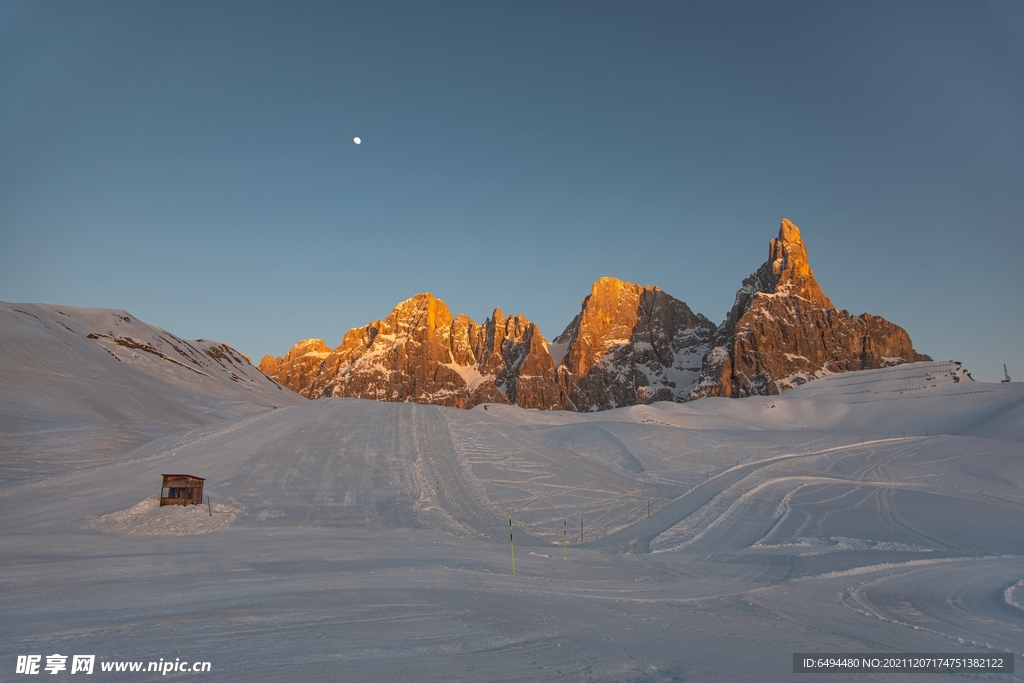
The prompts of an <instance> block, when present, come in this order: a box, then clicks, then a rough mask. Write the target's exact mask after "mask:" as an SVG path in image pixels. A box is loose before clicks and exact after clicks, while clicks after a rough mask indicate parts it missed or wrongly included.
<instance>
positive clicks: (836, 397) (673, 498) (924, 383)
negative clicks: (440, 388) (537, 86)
mask: <svg viewBox="0 0 1024 683" xmlns="http://www.w3.org/2000/svg"><path fill="white" fill-rule="evenodd" d="M954 376H957V377H959V379H957V380H954V379H953V377H954ZM854 381H856V382H857V384H856V385H852V386H851V385H850V384H849V383H850V382H854ZM1022 398H1024V390H1022V387H1021V385H1019V384H1007V385H990V384H982V383H976V382H972V381H970V380H969V379H967V378H966V377H965V376H963V375H962V374H961V371H960V370H959V369H958V367H957V366H956V365H955V364H949V363H927V364H914V365H907V366H901V367H900V368H890V369H886V370H879V371H867V372H859V373H856V374H855V375H853V374H851V375H836V376H834V377H828V378H824V379H821V380H817V381H814V382H810V383H808V384H806V385H804V386H802V387H800V388H798V389H795V390H793V391H791V392H788V393H786V394H784V395H782V396H776V397H771V398H765V397H751V398H748V399H739V400H735V399H721V400H716V399H705V400H701V401H698V402H694V403H690V404H684V405H679V404H670V403H663V404H655V405H650V406H634V407H631V408H625V409H619V410H613V411H608V412H605V413H599V414H579V413H569V412H550V411H527V410H522V409H518V408H515V407H510V406H497V405H489V406H487V409H486V410H485V409H484V407H483V406H480V407H477V408H475V409H473V410H470V411H463V410H458V409H448V408H441V407H437V406H423V405H414V404H390V403H377V402H372V401H363V400H357V399H322V400H318V401H313V402H305V403H303V404H301V405H294V406H286V407H281V408H279V409H277V410H272V411H262V412H254V413H250V414H246V415H240V416H238V417H234V418H229V419H226V420H223V421H220V422H216V423H209V424H206V425H203V426H200V427H197V428H195V429H192V430H186V431H178V432H176V433H173V434H170V435H168V436H165V437H163V438H161V439H158V440H156V441H152V442H149V443H146V444H145V445H143V446H141V447H139V448H137V449H135V450H133V451H131V452H128V453H125V454H124V455H123V456H121V457H119V458H116V459H115V460H113V461H111V462H108V463H106V464H102V465H98V466H95V467H91V468H86V469H80V470H76V471H68V472H64V473H60V474H55V475H51V476H49V477H47V478H44V479H41V480H37V481H34V482H32V483H28V484H23V485H20V486H8V487H6V488H4V489H0V515H2V521H3V525H2V529H3V532H2V534H0V610H2V613H3V614H4V615H5V616H7V617H8V618H6V619H4V620H2V621H0V666H8V664H9V665H10V666H9V667H8V668H9V670H10V667H13V665H14V664H13V662H14V660H15V657H16V655H18V654H24V653H39V654H50V653H53V652H59V653H65V651H67V653H68V654H71V653H78V652H83V653H95V654H96V655H97V658H98V661H111V660H156V659H158V658H160V657H163V658H170V659H173V658H180V659H183V660H186V661H190V660H205V661H210V662H211V663H212V671H211V672H210V673H208V674H204V678H208V679H210V680H223V681H236V680H237V681H242V680H244V681H279V680H296V679H298V680H308V681H339V680H340V681H394V680H417V681H451V680H463V681H497V680H501V681H563V680H569V681H671V680H726V681H783V680H784V681H789V680H792V676H793V674H792V669H791V666H792V664H791V662H792V654H793V653H794V652H815V651H817V652H834V651H843V652H960V653H968V652H971V653H988V654H998V653H1006V652H1013V653H1015V654H1016V656H1017V663H1018V666H1017V670H1018V672H1019V671H1020V661H1021V660H1020V658H1021V657H1022V656H1024V647H1022V644H1024V610H1022V609H1021V607H1020V603H1021V599H1020V595H1021V590H1022V589H1020V586H1021V585H1024V584H1021V581H1024V534H1021V533H1020V529H1021V528H1024V452H1022V446H1021V441H1022V439H1021V433H1020V431H1019V429H1018V425H1019V424H1020V410H1021V408H1020V406H1021V401H1022ZM904 430H906V436H904V435H903V431H904ZM5 438H6V437H5ZM163 472H188V473H191V474H196V475H198V476H203V477H206V478H207V482H206V483H207V487H206V490H207V492H208V493H209V495H210V496H211V498H212V505H211V506H210V508H209V509H208V511H207V512H206V513H204V511H203V510H202V509H198V508H192V509H191V510H187V511H182V510H180V509H175V510H171V509H168V508H156V509H154V508H153V507H152V504H151V496H152V494H153V493H155V491H156V489H157V488H158V487H159V481H160V480H159V475H160V474H161V473H163ZM97 491H102V495H97ZM648 505H650V508H648ZM648 509H649V510H650V512H649V513H648ZM509 511H511V513H512V516H513V520H514V528H513V533H514V535H515V548H516V573H515V575H512V574H511V572H510V559H511V558H510V548H509V544H508V540H509V539H508V533H509V526H508V516H507V515H508V512H509ZM210 513H212V514H210ZM204 514H205V516H204ZM581 518H582V519H583V522H584V539H583V540H582V541H581V540H580V538H579V532H580V530H579V524H580V519H581ZM563 520H564V521H563ZM154 533H156V534H162V535H153V534H154ZM563 540H565V541H568V543H567V547H566V548H565V549H564V552H565V555H566V557H567V559H562V558H563V548H562V546H561V545H560V544H561V543H562V542H563ZM150 675H152V674H150ZM179 675H182V674H179ZM119 676H120V677H121V678H123V677H124V676H123V674H114V673H108V674H102V673H101V672H100V673H98V674H97V677H96V680H115V679H117V678H118V677H119ZM950 677H952V678H962V677H957V676H955V675H954V676H950V675H944V677H943V679H942V680H947V678H950ZM904 678H905V679H906V680H915V681H919V680H931V678H930V677H928V676H909V675H908V676H905V677H904ZM993 678H995V677H993ZM837 679H838V680H851V681H854V680H865V679H864V678H863V677H862V676H855V675H846V676H844V675H841V674H831V675H830V676H829V680H837ZM890 679H892V680H900V678H899V677H890V678H887V679H886V680H890ZM998 680H1001V681H1002V680H1024V674H1021V673H1016V674H1012V675H1000V676H998Z"/></svg>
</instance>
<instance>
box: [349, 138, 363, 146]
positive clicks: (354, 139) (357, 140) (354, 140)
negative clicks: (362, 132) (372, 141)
mask: <svg viewBox="0 0 1024 683" xmlns="http://www.w3.org/2000/svg"><path fill="white" fill-rule="evenodd" d="M352 142H354V143H356V144H357V145H360V144H362V143H363V141H362V140H361V139H359V138H352Z"/></svg>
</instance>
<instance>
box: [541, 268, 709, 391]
mask: <svg viewBox="0 0 1024 683" xmlns="http://www.w3.org/2000/svg"><path fill="white" fill-rule="evenodd" d="M714 331H715V325H714V324H712V323H711V321H709V320H708V319H707V318H705V317H704V316H702V315H699V314H695V313H694V312H693V311H691V310H690V308H689V306H687V305H686V304H685V303H683V302H682V301H679V300H678V299H675V298H673V297H671V296H669V295H668V294H665V293H664V292H662V291H661V289H660V288H658V287H651V286H649V285H648V286H640V285H636V284H632V283H629V282H624V281H622V280H619V279H617V278H612V277H603V278H601V279H599V280H597V282H595V283H594V284H593V286H592V288H591V292H590V296H588V297H586V298H585V299H584V300H583V302H582V304H581V311H580V313H579V315H577V316H576V317H575V319H573V321H572V322H571V323H570V324H569V326H568V327H566V329H565V331H564V332H562V334H561V335H559V337H558V339H557V340H556V342H555V343H556V344H559V345H565V346H564V349H565V353H564V355H563V356H562V357H561V360H560V363H559V367H558V380H559V386H560V389H561V391H562V397H563V398H562V401H563V402H564V403H565V404H566V407H569V408H572V409H574V410H587V411H589V410H605V409H607V408H614V407H619V406H625V405H634V404H636V403H651V402H654V401H673V400H682V399H684V398H685V397H686V396H687V395H688V394H689V392H690V389H691V387H692V386H693V383H694V382H695V381H696V379H697V376H698V373H699V371H700V367H701V358H702V357H703V355H704V354H705V353H706V352H707V350H708V349H709V348H710V342H711V338H712V335H713V334H714Z"/></svg>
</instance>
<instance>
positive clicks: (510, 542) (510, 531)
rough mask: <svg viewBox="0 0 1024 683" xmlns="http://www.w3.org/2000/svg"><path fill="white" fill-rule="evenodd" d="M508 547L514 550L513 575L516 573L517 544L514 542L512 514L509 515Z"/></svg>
mask: <svg viewBox="0 0 1024 683" xmlns="http://www.w3.org/2000/svg"><path fill="white" fill-rule="evenodd" d="M508 547H509V548H511V549H512V573H513V574H515V573H516V544H515V541H513V540H512V513H511V512H509V513H508Z"/></svg>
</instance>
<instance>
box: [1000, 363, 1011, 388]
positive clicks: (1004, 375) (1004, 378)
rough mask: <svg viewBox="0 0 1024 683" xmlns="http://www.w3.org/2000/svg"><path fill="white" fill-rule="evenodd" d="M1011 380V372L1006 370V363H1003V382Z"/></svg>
mask: <svg viewBox="0 0 1024 683" xmlns="http://www.w3.org/2000/svg"><path fill="white" fill-rule="evenodd" d="M1009 381H1010V373H1008V372H1007V371H1006V363H1003V379H1002V382H1001V384H1006V383H1007V382H1009Z"/></svg>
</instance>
